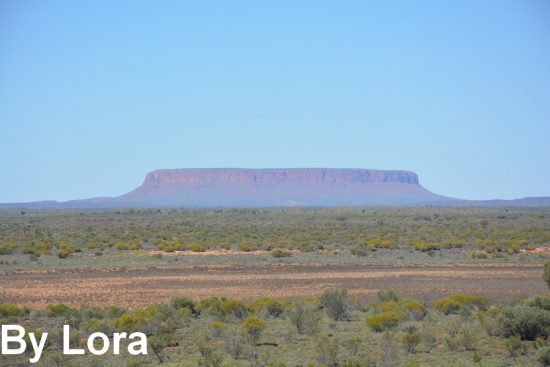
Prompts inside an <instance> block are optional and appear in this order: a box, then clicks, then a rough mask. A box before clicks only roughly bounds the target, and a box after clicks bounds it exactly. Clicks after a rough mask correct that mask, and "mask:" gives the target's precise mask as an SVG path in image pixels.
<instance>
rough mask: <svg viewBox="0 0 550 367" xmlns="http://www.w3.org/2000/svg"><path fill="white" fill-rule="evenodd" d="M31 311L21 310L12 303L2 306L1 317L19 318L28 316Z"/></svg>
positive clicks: (0, 309)
mask: <svg viewBox="0 0 550 367" xmlns="http://www.w3.org/2000/svg"><path fill="white" fill-rule="evenodd" d="M28 313H29V310H28V309H26V308H19V307H17V306H16V305H13V304H11V303H2V304H0V316H1V317H17V316H23V315H25V314H28Z"/></svg>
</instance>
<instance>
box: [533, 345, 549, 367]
mask: <svg viewBox="0 0 550 367" xmlns="http://www.w3.org/2000/svg"><path fill="white" fill-rule="evenodd" d="M535 359H536V360H537V362H539V363H540V365H541V366H544V367H547V366H550V347H542V348H540V349H539V350H538V351H537V354H535Z"/></svg>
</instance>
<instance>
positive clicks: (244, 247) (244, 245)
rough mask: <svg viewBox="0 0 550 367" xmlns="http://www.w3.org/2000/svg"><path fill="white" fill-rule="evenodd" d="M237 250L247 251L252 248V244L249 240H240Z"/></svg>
mask: <svg viewBox="0 0 550 367" xmlns="http://www.w3.org/2000/svg"><path fill="white" fill-rule="evenodd" d="M239 250H241V251H244V252H249V251H250V250H252V244H251V243H250V242H242V243H240V244H239Z"/></svg>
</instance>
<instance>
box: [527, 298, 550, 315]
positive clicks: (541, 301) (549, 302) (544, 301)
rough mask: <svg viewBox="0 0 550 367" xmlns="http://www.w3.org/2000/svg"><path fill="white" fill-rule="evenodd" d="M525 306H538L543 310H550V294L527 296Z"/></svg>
mask: <svg viewBox="0 0 550 367" xmlns="http://www.w3.org/2000/svg"><path fill="white" fill-rule="evenodd" d="M524 304H525V306H529V307H538V308H540V309H542V310H546V311H550V295H548V294H545V295H542V296H538V295H537V296H533V297H531V298H527V299H526V300H525V302H524Z"/></svg>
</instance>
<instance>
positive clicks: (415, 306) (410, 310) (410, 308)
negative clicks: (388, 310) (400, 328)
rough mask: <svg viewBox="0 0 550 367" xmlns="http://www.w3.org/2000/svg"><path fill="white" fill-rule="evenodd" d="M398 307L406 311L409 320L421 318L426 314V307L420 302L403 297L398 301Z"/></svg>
mask: <svg viewBox="0 0 550 367" xmlns="http://www.w3.org/2000/svg"><path fill="white" fill-rule="evenodd" d="M399 308H400V309H401V310H403V311H404V312H406V313H407V315H408V316H409V319H410V320H422V319H423V318H424V316H426V308H424V306H422V305H421V304H420V302H418V301H415V300H412V299H404V300H402V301H401V302H399Z"/></svg>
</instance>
